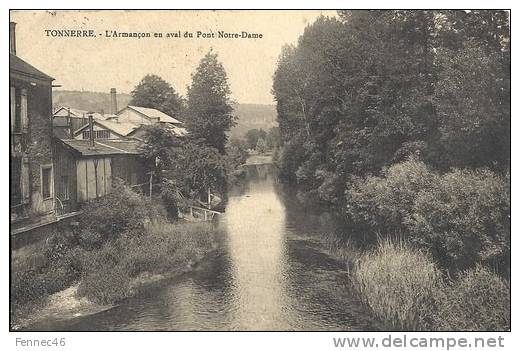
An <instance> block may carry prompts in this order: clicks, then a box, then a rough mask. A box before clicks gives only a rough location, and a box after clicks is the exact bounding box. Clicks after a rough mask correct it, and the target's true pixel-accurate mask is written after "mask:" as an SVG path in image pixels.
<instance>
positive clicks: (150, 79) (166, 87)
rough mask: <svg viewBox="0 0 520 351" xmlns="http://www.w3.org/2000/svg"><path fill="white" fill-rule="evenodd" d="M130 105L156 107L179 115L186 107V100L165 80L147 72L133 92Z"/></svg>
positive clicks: (170, 114)
mask: <svg viewBox="0 0 520 351" xmlns="http://www.w3.org/2000/svg"><path fill="white" fill-rule="evenodd" d="M131 95H132V100H131V101H130V103H129V105H133V106H141V107H149V108H155V109H157V110H159V111H161V112H164V113H166V114H167V115H169V116H172V117H176V118H177V117H179V115H182V114H183V111H184V109H185V107H184V104H185V103H184V100H183V99H182V97H180V96H179V94H178V93H177V92H176V91H175V90H174V89H173V87H172V86H171V85H170V84H169V83H167V82H166V81H164V80H163V79H162V78H161V77H159V76H157V75H154V74H147V75H146V76H144V78H143V79H142V80H141V81H140V82H139V84H137V85H136V87H135V88H134V90H132V92H131Z"/></svg>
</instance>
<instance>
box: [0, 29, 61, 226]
mask: <svg viewBox="0 0 520 351" xmlns="http://www.w3.org/2000/svg"><path fill="white" fill-rule="evenodd" d="M15 26H16V24H15V23H13V22H10V23H9V29H10V33H9V34H10V36H9V88H10V93H9V95H10V145H9V146H10V153H9V154H10V169H11V177H10V217H11V233H16V232H20V231H26V230H29V229H31V228H35V227H38V226H42V225H45V224H48V223H52V222H55V221H56V216H55V211H54V208H55V200H54V169H53V157H52V122H51V117H52V81H53V80H54V79H53V78H52V77H50V76H48V75H47V74H45V73H43V72H42V71H40V70H38V69H37V68H35V67H34V66H32V65H30V64H29V63H27V62H25V61H24V60H22V59H21V58H20V57H18V56H17V54H16V38H15Z"/></svg>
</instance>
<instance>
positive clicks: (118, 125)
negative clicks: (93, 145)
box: [74, 119, 139, 136]
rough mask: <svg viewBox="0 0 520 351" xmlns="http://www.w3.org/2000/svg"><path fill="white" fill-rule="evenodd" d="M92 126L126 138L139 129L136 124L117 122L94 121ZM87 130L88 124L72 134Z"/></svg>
mask: <svg viewBox="0 0 520 351" xmlns="http://www.w3.org/2000/svg"><path fill="white" fill-rule="evenodd" d="M94 124H98V125H100V126H101V127H103V128H105V129H108V130H110V131H113V132H114V133H116V134H119V135H121V136H127V135H128V134H130V133H132V132H133V131H134V130H135V129H137V128H139V125H138V124H135V123H132V122H119V121H117V120H113V119H111V120H94ZM87 128H88V124H85V125H84V126H82V127H81V128H79V129H77V130H75V131H74V134H78V133H79V132H81V131H82V130H84V129H87Z"/></svg>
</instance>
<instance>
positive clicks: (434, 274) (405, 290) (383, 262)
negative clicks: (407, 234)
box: [352, 239, 443, 330]
mask: <svg viewBox="0 0 520 351" xmlns="http://www.w3.org/2000/svg"><path fill="white" fill-rule="evenodd" d="M352 283H353V285H354V287H355V289H356V290H357V291H358V292H359V293H360V296H361V298H362V301H363V302H364V303H365V304H366V305H367V306H368V307H369V308H370V309H371V310H372V311H373V312H374V314H375V315H376V316H377V317H378V318H379V319H381V320H382V321H383V322H385V323H387V324H388V325H389V326H390V327H391V328H394V329H400V330H428V329H431V328H432V326H433V325H434V324H435V323H436V322H435V321H436V320H437V315H438V304H437V301H438V300H439V296H438V295H439V291H441V290H442V289H443V283H442V278H441V274H440V272H439V270H438V269H437V267H436V266H435V264H434V262H433V260H432V259H431V258H430V257H429V256H428V255H426V254H424V253H422V252H419V251H417V250H415V249H412V248H410V247H409V246H408V245H406V244H404V243H403V242H392V241H390V240H389V239H386V240H384V241H382V242H380V243H379V245H378V247H377V249H375V250H374V251H372V252H369V253H367V254H365V255H363V256H362V257H361V258H360V259H358V261H357V263H356V264H355V267H354V270H353V273H352Z"/></svg>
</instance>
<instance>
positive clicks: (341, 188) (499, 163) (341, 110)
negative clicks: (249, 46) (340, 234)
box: [272, 10, 510, 268]
mask: <svg viewBox="0 0 520 351" xmlns="http://www.w3.org/2000/svg"><path fill="white" fill-rule="evenodd" d="M509 31H510V28H509V14H508V13H507V12H505V11H489V10H487V11H431V10H429V11H405V10H388V11H339V13H338V17H337V18H328V17H320V18H319V19H318V20H316V21H315V22H314V23H313V24H311V25H309V26H308V27H307V28H306V29H305V31H304V33H303V34H302V35H301V37H300V38H299V40H298V42H297V44H296V45H287V46H285V47H284V48H283V49H282V52H281V54H280V57H279V60H278V63H277V68H276V71H275V74H274V83H273V88H272V92H273V95H274V97H275V100H276V102H277V113H278V123H279V126H280V136H281V143H282V146H281V147H280V150H279V151H278V156H277V160H278V161H277V162H278V165H279V167H280V176H281V177H282V179H284V180H285V181H286V182H288V183H291V184H296V185H297V187H298V189H299V196H300V198H301V199H302V200H304V202H307V203H313V204H320V205H323V206H329V207H332V208H333V209H335V210H337V211H338V212H340V213H341V214H342V215H343V216H344V217H345V218H346V219H347V220H348V222H349V223H351V224H352V226H353V227H354V228H355V229H357V230H358V231H362V232H364V233H365V234H364V235H366V236H371V237H372V238H374V237H375V236H376V235H375V233H376V232H378V233H381V231H383V232H387V233H401V234H402V235H406V236H408V237H410V238H412V239H414V240H415V241H416V242H417V243H418V244H419V245H421V246H423V247H427V248H428V249H429V250H430V251H431V252H433V253H434V255H436V257H437V258H439V260H440V261H441V262H443V263H445V264H446V265H450V264H453V263H454V262H456V263H457V264H460V267H462V268H463V267H467V266H470V265H472V264H475V262H487V263H489V262H491V261H492V262H494V264H500V265H501V266H502V267H504V265H505V262H507V257H508V255H509V245H510V218H509V211H510V207H509V199H510V196H509V189H510V188H509V183H510V181H509V171H510V34H509ZM406 191H407V192H408V193H405V192H406ZM458 211H460V213H459V212H458ZM467 211H470V213H471V216H470V217H472V218H473V219H474V221H473V223H470V222H471V221H468V220H467V218H466V219H464V218H463V217H464V216H463V214H464V213H466V214H467V213H468V212H467ZM489 211H491V212H489ZM490 213H491V214H490ZM448 214H449V216H448ZM477 219H478V220H477ZM475 220H477V222H475ZM368 233H374V234H373V235H372V234H368ZM497 262H499V263H497Z"/></svg>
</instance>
